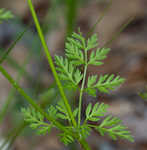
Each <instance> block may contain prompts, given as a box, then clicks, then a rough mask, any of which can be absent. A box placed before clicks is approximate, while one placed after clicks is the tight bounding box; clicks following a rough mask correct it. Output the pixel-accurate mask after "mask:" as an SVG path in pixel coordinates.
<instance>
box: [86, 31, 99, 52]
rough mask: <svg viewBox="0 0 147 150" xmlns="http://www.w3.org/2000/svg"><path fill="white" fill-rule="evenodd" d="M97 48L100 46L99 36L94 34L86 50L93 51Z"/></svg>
mask: <svg viewBox="0 0 147 150" xmlns="http://www.w3.org/2000/svg"><path fill="white" fill-rule="evenodd" d="M97 46H98V39H97V35H96V34H94V35H92V36H91V37H90V38H89V39H88V41H87V47H86V50H87V51H88V50H91V49H93V48H96V47H97Z"/></svg>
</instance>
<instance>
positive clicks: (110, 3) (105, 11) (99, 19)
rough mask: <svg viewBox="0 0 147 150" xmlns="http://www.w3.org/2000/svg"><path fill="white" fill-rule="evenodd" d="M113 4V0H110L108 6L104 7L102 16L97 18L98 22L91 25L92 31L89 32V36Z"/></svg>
mask: <svg viewBox="0 0 147 150" xmlns="http://www.w3.org/2000/svg"><path fill="white" fill-rule="evenodd" d="M111 6H112V0H110V2H109V4H108V6H107V7H106V8H105V9H104V11H103V13H102V14H101V16H100V17H99V18H98V19H97V21H96V23H95V24H94V25H93V26H92V27H91V29H90V31H89V32H88V34H87V38H88V37H89V36H90V35H91V34H92V33H93V32H94V30H95V28H96V26H97V24H99V23H100V22H101V21H102V20H103V18H104V17H105V15H106V13H107V12H108V10H109V8H110V7H111Z"/></svg>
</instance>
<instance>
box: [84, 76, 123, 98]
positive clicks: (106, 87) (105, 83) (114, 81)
mask: <svg viewBox="0 0 147 150" xmlns="http://www.w3.org/2000/svg"><path fill="white" fill-rule="evenodd" d="M96 80H97V75H94V76H89V77H88V83H87V88H86V89H85V90H86V92H87V93H88V94H89V95H91V96H94V97H95V96H96V89H98V90H99V91H100V92H103V93H109V91H110V90H115V88H116V87H118V86H120V85H121V84H122V83H123V82H124V81H125V79H124V78H121V77H120V76H116V77H115V76H114V75H113V74H112V75H110V76H109V75H107V74H106V75H104V76H102V75H101V76H100V78H99V79H98V82H97V83H96Z"/></svg>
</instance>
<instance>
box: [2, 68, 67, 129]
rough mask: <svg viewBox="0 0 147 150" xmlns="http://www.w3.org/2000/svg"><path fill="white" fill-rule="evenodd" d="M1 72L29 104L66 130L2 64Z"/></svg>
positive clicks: (58, 126)
mask: <svg viewBox="0 0 147 150" xmlns="http://www.w3.org/2000/svg"><path fill="white" fill-rule="evenodd" d="M0 72H1V73H2V74H3V75H4V77H5V78H6V79H7V80H8V81H9V82H10V83H11V84H12V85H13V87H14V88H15V89H16V90H17V91H18V92H19V93H20V94H21V95H22V96H23V97H24V98H25V99H26V100H27V101H28V102H29V104H31V105H32V106H33V107H34V108H35V109H36V110H37V111H39V112H40V113H41V114H42V115H43V116H45V117H46V118H47V119H48V121H50V122H52V123H53V124H54V125H55V126H57V128H59V129H60V130H61V131H64V130H65V128H64V126H62V125H61V124H60V123H59V122H57V121H55V120H54V118H52V117H51V116H49V115H48V114H47V113H45V112H44V111H43V109H41V108H40V107H39V106H38V105H37V104H36V103H35V101H34V100H33V99H32V98H31V97H30V96H28V95H27V94H26V93H25V92H24V90H23V89H22V88H21V87H20V86H19V85H18V84H17V82H15V81H14V79H13V78H12V77H11V76H10V75H9V74H8V72H7V71H6V70H5V69H4V68H3V67H2V66H0Z"/></svg>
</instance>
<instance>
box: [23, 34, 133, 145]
mask: <svg viewBox="0 0 147 150" xmlns="http://www.w3.org/2000/svg"><path fill="white" fill-rule="evenodd" d="M97 45H98V42H97V36H96V34H94V35H93V36H91V37H90V38H89V39H88V40H86V39H85V38H84V37H83V36H82V34H81V33H79V34H77V33H73V34H72V35H71V37H68V38H67V42H66V44H65V57H62V56H55V64H56V70H57V71H58V75H59V77H60V79H61V80H63V81H64V87H65V88H72V89H78V90H79V92H80V96H79V106H78V108H76V109H74V110H73V111H72V115H73V117H74V119H75V120H77V119H78V125H76V126H75V125H73V123H72V120H71V116H70V115H69V113H68V111H67V108H66V105H65V103H64V101H63V100H60V101H59V102H58V103H57V105H56V106H55V107H54V106H50V108H49V109H48V111H47V113H48V115H49V116H52V117H53V118H54V119H55V120H58V121H61V120H66V125H64V129H65V130H64V131H61V132H60V134H59V137H60V140H61V141H62V142H63V143H64V144H65V145H67V144H69V143H72V142H74V141H75V139H86V138H87V137H88V136H89V135H90V133H91V130H92V129H93V128H94V129H96V130H97V131H99V133H100V134H101V135H102V136H103V135H105V133H107V134H108V135H109V136H110V137H111V138H112V139H114V140H116V139H117V138H118V137H120V138H122V139H127V140H129V141H131V142H132V141H133V137H132V136H131V134H130V132H129V131H128V130H127V127H125V126H124V125H122V124H121V120H120V119H118V118H116V117H112V116H107V117H105V115H106V113H108V112H107V108H108V107H109V106H108V105H107V104H104V103H98V102H97V103H96V104H95V105H94V106H92V104H91V103H89V104H88V106H87V108H86V111H85V120H84V122H83V123H82V122H81V102H82V94H83V92H87V93H88V94H89V95H92V96H96V91H97V90H98V91H100V92H103V93H108V92H110V91H111V90H115V89H116V88H117V87H118V86H120V85H121V84H122V83H123V82H124V81H125V79H124V78H121V77H120V76H115V75H113V74H112V75H107V74H106V75H101V76H100V77H99V78H98V77H97V75H92V76H89V77H88V81H87V83H86V82H85V79H86V72H87V67H88V65H97V66H99V65H102V64H103V62H102V60H104V59H105V58H106V56H107V54H108V52H109V51H110V49H109V48H101V49H99V48H98V49H97V50H96V51H92V52H91V54H90V56H89V58H88V55H87V51H88V50H91V49H95V48H96V47H97ZM81 68H84V72H83V73H82V71H81V70H80V69H81ZM80 83H82V85H81V84H80ZM23 113H24V115H25V118H26V119H25V120H26V121H27V122H29V123H31V125H30V126H31V127H32V128H34V129H38V131H39V133H45V131H46V132H48V131H50V129H51V128H52V127H53V125H52V123H50V124H48V123H46V122H44V118H43V116H42V115H41V114H40V113H38V112H35V111H34V110H30V109H23ZM103 117H105V118H104V119H103ZM99 121H100V122H99ZM67 122H68V123H69V124H67ZM92 122H94V123H97V122H99V125H93V124H92ZM39 127H40V128H39ZM40 130H41V131H40Z"/></svg>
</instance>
